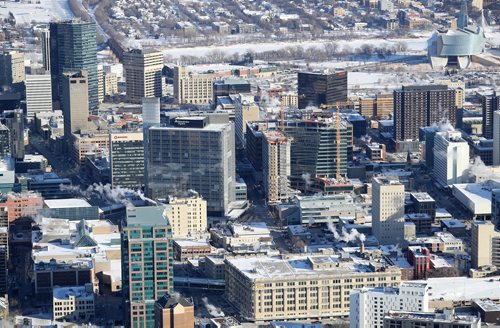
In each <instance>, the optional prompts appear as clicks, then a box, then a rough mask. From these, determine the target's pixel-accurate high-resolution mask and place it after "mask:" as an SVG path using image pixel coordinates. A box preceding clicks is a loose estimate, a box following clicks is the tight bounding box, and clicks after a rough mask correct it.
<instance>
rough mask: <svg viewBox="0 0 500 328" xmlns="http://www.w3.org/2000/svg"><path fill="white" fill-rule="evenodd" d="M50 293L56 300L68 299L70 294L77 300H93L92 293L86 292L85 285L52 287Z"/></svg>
mask: <svg viewBox="0 0 500 328" xmlns="http://www.w3.org/2000/svg"><path fill="white" fill-rule="evenodd" d="M52 295H53V297H54V298H55V299H58V300H69V298H70V297H71V296H74V297H75V298H76V299H78V300H88V301H90V300H93V299H94V293H92V292H87V291H86V290H85V287H77V286H75V287H54V289H53V292H52Z"/></svg>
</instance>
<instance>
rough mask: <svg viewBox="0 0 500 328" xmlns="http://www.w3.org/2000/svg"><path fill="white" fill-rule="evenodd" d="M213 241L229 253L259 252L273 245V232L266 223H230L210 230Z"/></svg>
mask: <svg viewBox="0 0 500 328" xmlns="http://www.w3.org/2000/svg"><path fill="white" fill-rule="evenodd" d="M210 236H211V238H210V239H211V240H212V241H213V242H214V244H215V245H216V246H217V247H221V248H224V249H227V250H229V251H233V252H237V251H246V250H249V251H259V250H264V249H266V248H270V247H272V245H273V238H272V236H271V231H270V230H269V229H268V227H267V225H266V224H265V223H264V222H254V223H249V224H239V223H230V224H228V225H225V226H220V227H215V228H212V229H210Z"/></svg>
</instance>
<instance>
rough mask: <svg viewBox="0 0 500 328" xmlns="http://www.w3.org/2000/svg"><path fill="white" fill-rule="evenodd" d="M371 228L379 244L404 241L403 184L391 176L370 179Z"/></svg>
mask: <svg viewBox="0 0 500 328" xmlns="http://www.w3.org/2000/svg"><path fill="white" fill-rule="evenodd" d="M372 204H373V207H372V230H373V235H374V236H375V237H376V238H377V240H378V242H379V243H380V244H381V245H386V244H399V243H402V242H403V241H404V223H405V221H404V214H405V186H404V185H403V184H402V183H400V182H399V180H397V179H395V178H391V177H374V178H373V179H372Z"/></svg>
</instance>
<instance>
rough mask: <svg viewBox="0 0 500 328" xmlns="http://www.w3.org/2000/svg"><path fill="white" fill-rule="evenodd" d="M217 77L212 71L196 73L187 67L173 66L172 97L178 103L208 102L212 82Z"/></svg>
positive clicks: (211, 92)
mask: <svg viewBox="0 0 500 328" xmlns="http://www.w3.org/2000/svg"><path fill="white" fill-rule="evenodd" d="M218 78H219V77H218V76H217V75H216V74H212V73H202V74H197V73H194V72H190V70H189V68H188V67H185V66H177V67H175V68H174V98H175V101H176V102H177V103H178V104H208V103H209V102H210V101H211V100H213V99H212V97H213V83H214V81H215V80H217V79H218Z"/></svg>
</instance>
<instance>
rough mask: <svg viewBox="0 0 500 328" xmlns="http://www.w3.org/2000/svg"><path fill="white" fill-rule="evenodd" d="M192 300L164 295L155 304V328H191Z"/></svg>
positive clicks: (192, 320)
mask: <svg viewBox="0 0 500 328" xmlns="http://www.w3.org/2000/svg"><path fill="white" fill-rule="evenodd" d="M193 326H194V305H193V300H192V299H190V298H185V297H182V296H177V295H174V296H172V295H169V294H165V295H164V296H162V297H161V298H160V299H159V300H158V301H156V303H155V325H154V327H155V328H192V327H193Z"/></svg>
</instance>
